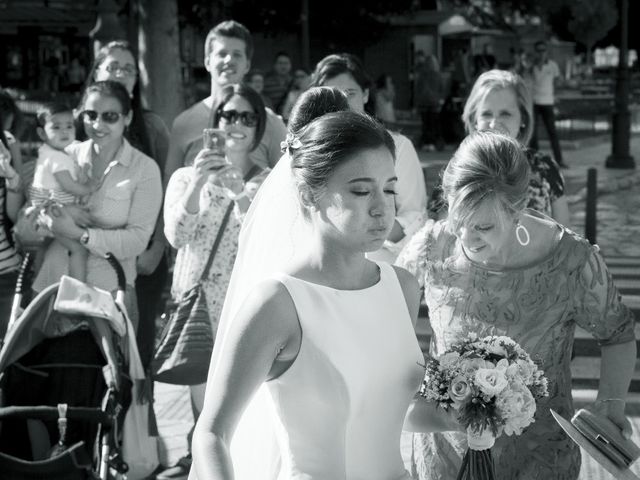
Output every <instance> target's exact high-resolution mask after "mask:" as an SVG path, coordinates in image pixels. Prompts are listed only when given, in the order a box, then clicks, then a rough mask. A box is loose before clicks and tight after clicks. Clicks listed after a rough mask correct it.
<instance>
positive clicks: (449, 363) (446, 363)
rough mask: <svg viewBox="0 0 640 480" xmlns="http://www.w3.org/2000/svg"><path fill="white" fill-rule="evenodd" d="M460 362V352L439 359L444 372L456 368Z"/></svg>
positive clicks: (446, 354)
mask: <svg viewBox="0 0 640 480" xmlns="http://www.w3.org/2000/svg"><path fill="white" fill-rule="evenodd" d="M458 360H460V354H459V353H458V352H449V353H445V354H444V355H442V356H441V357H440V359H439V361H440V366H441V367H442V369H443V370H451V369H453V368H454V367H455V366H456V363H457V362H458Z"/></svg>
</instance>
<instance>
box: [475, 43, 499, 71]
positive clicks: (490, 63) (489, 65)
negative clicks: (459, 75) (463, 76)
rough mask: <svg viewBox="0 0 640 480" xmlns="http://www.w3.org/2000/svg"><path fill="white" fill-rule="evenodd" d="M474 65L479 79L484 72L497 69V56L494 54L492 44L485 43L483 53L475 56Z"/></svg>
mask: <svg viewBox="0 0 640 480" xmlns="http://www.w3.org/2000/svg"><path fill="white" fill-rule="evenodd" d="M473 63H474V76H475V77H478V76H480V75H482V74H483V73H484V72H487V71H489V70H493V69H494V68H496V65H497V60H496V56H495V55H494V54H493V45H491V44H490V43H485V44H484V45H483V46H482V53H479V54H477V55H474V57H473Z"/></svg>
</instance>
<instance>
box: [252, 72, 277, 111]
mask: <svg viewBox="0 0 640 480" xmlns="http://www.w3.org/2000/svg"><path fill="white" fill-rule="evenodd" d="M247 84H248V85H249V86H250V87H251V88H253V89H254V90H255V91H256V92H257V93H258V94H259V95H260V98H262V103H264V106H265V107H267V108H270V109H271V110H273V104H272V103H271V99H270V98H269V97H267V96H266V95H265V94H264V73H263V72H262V70H251V71H250V72H249V73H248V74H247Z"/></svg>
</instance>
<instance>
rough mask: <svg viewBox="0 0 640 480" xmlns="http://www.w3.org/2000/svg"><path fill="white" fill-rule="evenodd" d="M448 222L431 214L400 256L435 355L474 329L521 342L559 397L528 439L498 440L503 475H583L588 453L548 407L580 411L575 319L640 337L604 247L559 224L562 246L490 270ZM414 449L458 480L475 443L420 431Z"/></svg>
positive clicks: (529, 479)
mask: <svg viewBox="0 0 640 480" xmlns="http://www.w3.org/2000/svg"><path fill="white" fill-rule="evenodd" d="M528 213H529V214H530V215H536V214H535V212H533V211H532V210H529V211H528ZM444 226H445V225H444V223H443V222H442V221H440V222H434V221H432V220H430V221H429V222H428V223H427V224H426V225H425V226H424V227H423V229H422V230H420V231H419V232H418V233H416V235H415V236H414V237H413V238H412V239H411V241H410V242H409V243H408V244H407V246H406V247H405V249H404V250H403V252H402V253H401V254H400V257H399V258H398V261H397V263H398V264H399V265H401V266H403V267H405V268H407V269H408V270H410V271H411V272H413V273H414V275H415V276H416V277H417V278H418V280H419V282H420V284H421V287H422V288H424V294H425V299H426V303H427V305H428V307H429V316H430V322H431V327H432V329H433V337H432V340H431V346H430V353H431V354H435V355H439V354H441V353H443V352H444V351H445V350H446V349H447V348H449V347H450V346H451V345H452V344H453V343H455V342H456V341H457V340H458V339H461V338H464V337H466V336H468V334H469V333H471V332H475V333H477V334H479V335H481V336H482V335H508V336H510V337H512V338H514V339H515V340H516V341H517V342H519V343H520V344H521V345H522V347H523V348H524V349H525V350H526V351H527V352H529V354H530V355H531V356H532V358H533V359H534V360H535V361H536V362H538V363H539V364H540V365H541V367H542V368H543V369H544V371H545V373H546V375H547V377H548V378H549V392H550V395H549V397H548V398H547V399H545V400H544V401H542V402H541V403H539V405H538V410H537V412H536V421H535V423H534V424H532V425H531V426H530V427H529V428H528V429H527V430H525V432H524V433H523V434H522V435H521V436H519V437H506V436H503V437H501V438H499V439H498V440H497V442H496V445H495V447H494V448H493V455H494V460H495V464H496V474H497V478H498V479H499V480H514V479H518V480H534V479H541V480H549V479H554V480H573V479H576V478H578V474H579V472H580V452H579V450H578V448H577V447H576V446H575V445H574V444H573V443H572V442H571V440H569V439H568V437H567V436H566V435H565V434H564V433H563V432H562V430H561V429H560V427H559V426H558V425H557V424H556V422H555V421H554V420H553V418H552V417H551V414H550V412H549V409H551V408H552V409H554V410H556V411H557V412H559V413H560V414H561V415H563V416H565V417H567V416H570V415H571V414H572V412H573V402H572V399H571V371H570V360H571V349H572V345H573V337H574V331H575V328H576V325H580V326H581V327H582V328H584V329H586V330H588V331H589V332H590V333H591V334H592V335H593V336H594V337H595V338H596V339H597V340H598V341H599V343H600V345H611V344H617V343H624V342H627V341H630V340H633V339H634V332H633V327H634V319H633V314H632V313H631V311H630V310H629V309H628V308H627V307H625V306H624V305H623V304H622V303H621V301H620V296H619V294H618V292H617V290H616V288H615V286H614V285H613V283H612V281H611V275H610V274H609V273H608V271H607V269H606V267H605V264H604V262H603V260H602V257H601V256H600V254H599V253H598V248H597V247H596V246H591V245H590V244H589V243H588V242H587V241H586V240H584V239H583V238H581V237H580V236H578V235H576V234H575V233H573V232H571V231H570V230H567V229H565V228H564V227H561V226H560V225H558V226H557V229H558V233H557V247H556V248H555V249H554V250H553V251H552V252H551V253H550V254H549V255H548V256H547V257H546V258H543V259H542V260H540V261H538V262H536V263H534V264H531V265H527V266H525V267H521V268H504V269H502V270H498V271H491V270H488V269H487V268H485V267H483V266H480V265H478V264H475V263H473V262H472V261H470V260H469V259H468V258H467V257H466V256H465V255H464V252H463V251H462V250H461V249H460V248H459V246H458V243H457V239H456V237H455V236H453V235H451V234H450V233H448V231H447V230H446V229H445V228H444ZM413 449H414V452H413V453H414V454H413V457H414V465H413V468H414V469H415V472H414V474H416V475H417V478H419V479H420V480H450V479H454V478H456V474H457V472H458V469H459V466H460V462H461V458H462V455H463V453H464V451H465V449H466V439H465V436H464V435H463V434H460V433H455V432H447V433H443V434H416V435H414V439H413Z"/></svg>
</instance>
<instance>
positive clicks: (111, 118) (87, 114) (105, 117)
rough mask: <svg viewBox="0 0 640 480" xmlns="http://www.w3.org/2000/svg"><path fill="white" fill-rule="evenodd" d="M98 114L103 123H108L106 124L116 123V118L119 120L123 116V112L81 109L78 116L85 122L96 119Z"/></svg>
mask: <svg viewBox="0 0 640 480" xmlns="http://www.w3.org/2000/svg"><path fill="white" fill-rule="evenodd" d="M98 116H100V118H101V119H102V121H103V122H104V123H108V124H110V125H111V124H114V123H116V122H117V121H118V120H120V118H121V117H123V116H124V114H123V113H120V112H102V113H98V112H96V111H95V110H83V111H82V112H80V117H81V118H82V119H83V120H84V121H85V122H86V121H89V122H95V121H96V120H97V119H98Z"/></svg>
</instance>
